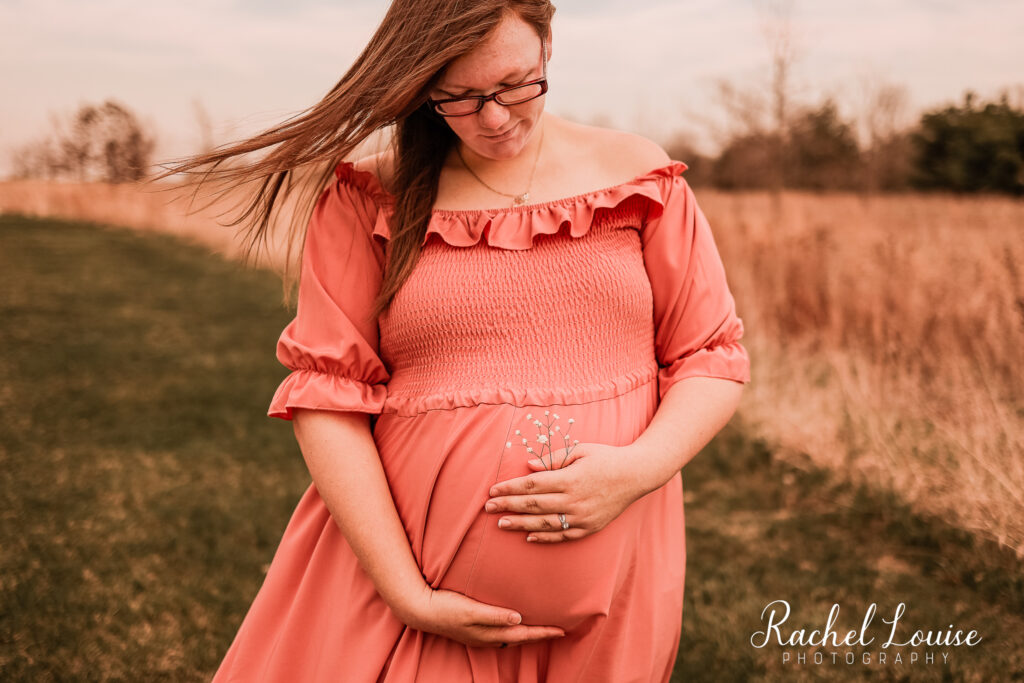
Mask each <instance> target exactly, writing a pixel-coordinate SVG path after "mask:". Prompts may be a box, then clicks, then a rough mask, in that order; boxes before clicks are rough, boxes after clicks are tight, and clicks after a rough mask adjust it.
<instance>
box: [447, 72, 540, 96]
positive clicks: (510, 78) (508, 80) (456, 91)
mask: <svg viewBox="0 0 1024 683" xmlns="http://www.w3.org/2000/svg"><path fill="white" fill-rule="evenodd" d="M531 71H533V67H531V68H529V69H524V70H522V71H518V72H514V73H510V74H507V75H506V76H505V78H504V79H503V80H502V81H501V83H500V84H499V85H509V84H512V83H515V82H516V81H517V80H520V81H521V80H522V79H524V78H526V77H527V76H528V75H529V74H530V72H531ZM437 89H438V90H440V91H441V92H443V93H446V94H448V95H466V94H468V93H471V92H473V91H474V90H476V89H475V88H466V87H462V86H458V85H455V86H451V87H448V88H442V87H440V86H438V88H437ZM477 92H483V91H482V90H480V91H477Z"/></svg>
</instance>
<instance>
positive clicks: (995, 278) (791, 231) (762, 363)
mask: <svg viewBox="0 0 1024 683" xmlns="http://www.w3.org/2000/svg"><path fill="white" fill-rule="evenodd" d="M182 194H184V193H182V192H180V191H178V192H176V193H175V192H169V193H160V194H152V193H150V194H140V193H139V192H137V191H136V190H134V189H133V188H132V187H130V186H119V187H111V186H104V185H96V184H88V185H73V184H49V183H40V182H7V183H0V212H19V213H26V214H30V215H54V216H62V217H69V218H79V219H87V220H93V221H97V222H104V223H112V224H119V225H128V226H135V227H139V228H142V229H155V230H161V231H166V232H170V233H174V234H177V235H180V236H182V237H185V238H187V239H191V240H198V241H201V242H204V243H206V244H209V245H210V246H211V247H213V248H214V249H215V250H216V251H218V252H220V253H223V254H225V255H227V256H231V257H234V256H237V255H238V254H239V253H240V251H241V246H240V243H239V241H238V240H237V239H236V236H235V230H234V229H232V228H226V227H221V226H219V225H217V222H216V220H215V219H213V218H212V217H209V214H208V215H207V217H198V216H192V217H189V218H187V219H184V218H183V217H182V216H183V208H182V207H183V206H184V203H183V202H182V201H180V200H179V201H178V202H177V203H175V204H169V203H168V198H169V197H171V196H174V195H179V196H180V195H182ZM698 197H699V199H700V202H701V206H702V207H703V209H704V211H705V213H706V214H707V216H708V219H709V221H710V222H711V225H712V226H713V228H714V230H715V235H716V239H717V241H718V246H719V249H720V251H721V253H722V256H723V259H724V261H725V263H726V268H727V271H728V273H729V282H730V286H731V287H732V289H733V292H734V293H735V295H736V299H737V303H738V307H739V310H740V315H741V316H742V317H743V319H744V323H745V325H746V329H747V334H746V337H745V343H746V345H747V348H748V349H749V351H750V353H751V357H752V360H753V370H752V372H753V381H752V383H751V384H750V386H749V387H748V390H747V392H746V393H745V396H744V400H743V401H744V402H743V405H742V406H741V409H740V413H741V416H742V418H743V419H744V421H745V422H747V423H749V424H750V425H751V426H752V428H754V429H755V430H756V431H757V432H758V434H759V435H760V436H762V437H764V438H766V439H767V440H768V441H769V442H770V443H772V444H773V445H774V446H775V447H776V448H777V451H778V453H779V454H780V456H781V457H783V458H786V459H788V460H791V461H793V462H799V461H801V460H804V459H809V460H810V461H811V462H813V463H814V464H816V465H820V466H825V467H828V468H831V469H834V470H837V471H840V472H842V473H844V474H845V475H846V476H849V477H851V478H853V479H855V480H864V481H870V482H873V483H874V484H876V485H879V486H883V487H891V488H892V489H894V490H896V491H898V492H899V493H900V495H901V496H902V497H904V498H905V499H907V500H908V501H909V502H911V503H912V504H913V505H915V506H916V507H918V508H919V509H920V510H922V511H925V512H931V513H934V514H938V515H941V516H943V517H945V518H947V519H948V520H950V521H951V522H952V523H955V524H958V525H960V526H963V527H965V528H969V529H972V530H975V531H978V532H981V533H982V534H984V535H986V536H988V537H991V538H993V539H996V540H998V541H999V542H1000V543H1003V544H1005V545H1007V546H1009V547H1012V548H1014V549H1015V550H1016V551H1017V553H1018V555H1020V556H1022V557H1024V459H1022V455H1024V436H1022V435H1024V429H1022V422H1024V401H1022V396H1021V386H1022V378H1024V343H1022V342H1024V334H1022V332H1024V275H1022V274H1021V272H1020V269H1021V267H1022V266H1021V264H1022V263H1024V239H1022V237H1024V234H1022V228H1024V202H1021V201H1017V200H1012V199H1008V198H1004V197H964V198H958V197H951V196H941V195H937V196H923V195H915V194H908V195H893V196H876V197H867V198H865V197H860V196H857V195H852V194H838V193H833V194H824V195H813V194H805V193H785V194H783V195H782V197H781V200H780V201H779V202H774V201H773V200H772V198H771V196H770V195H768V194H766V193H738V194H733V193H724V192H717V191H714V190H710V189H701V190H700V191H699V192H698ZM222 206H223V204H222ZM277 232H278V234H276V235H272V239H271V250H270V253H269V255H267V256H265V257H264V258H262V259H260V260H259V262H261V263H263V264H265V265H270V266H271V267H274V268H275V269H280V268H281V267H282V265H283V263H284V242H283V230H278V231H277ZM293 258H294V257H293Z"/></svg>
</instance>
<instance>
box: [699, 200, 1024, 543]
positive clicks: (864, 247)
mask: <svg viewBox="0 0 1024 683" xmlns="http://www.w3.org/2000/svg"><path fill="white" fill-rule="evenodd" d="M700 197H701V204H702V206H703V208H704V210H705V213H706V214H707V215H708V219H709V221H710V222H711V224H712V225H713V226H715V230H716V236H717V239H718V241H719V247H720V249H721V251H722V254H723V259H724V260H725V261H726V268H727V270H728V273H729V279H730V284H731V286H732V288H733V290H734V292H735V294H736V298H737V301H738V306H739V308H740V310H741V315H742V316H743V318H744V322H745V323H746V326H747V331H748V333H747V344H748V348H749V350H750V352H751V355H752V357H753V381H752V383H751V386H750V387H749V391H748V392H747V394H746V396H745V399H744V405H743V407H742V409H741V411H742V415H743V417H744V418H749V419H751V420H753V421H754V422H755V423H756V424H757V430H758V431H759V432H760V433H761V434H762V435H764V436H766V437H768V438H769V440H770V441H772V442H773V443H775V444H777V445H778V446H779V447H780V448H781V452H782V453H783V454H786V453H788V454H789V457H791V458H793V459H799V458H800V457H802V456H804V455H806V456H809V458H810V460H811V461H813V462H814V463H816V464H819V465H825V466H828V467H830V468H832V469H836V470H840V471H842V472H844V473H846V474H847V475H848V476H850V477H852V478H854V479H857V480H866V481H871V482H873V483H875V484H877V485H882V486H885V487H892V488H893V489H895V490H896V491H898V492H899V493H900V495H901V496H903V497H904V498H906V499H907V500H909V501H910V502H912V503H913V504H914V505H915V506H916V507H918V508H919V509H921V510H923V511H926V512H930V513H934V514H937V515H940V516H942V517H944V518H946V519H949V520H950V521H952V522H954V523H956V524H958V525H961V526H963V527H965V528H970V529H972V530H975V531H979V532H981V533H983V534H984V535H986V536H989V537H991V538H993V539H996V540H997V541H999V542H1000V543H1002V544H1005V545H1007V546H1010V547H1012V548H1014V549H1015V550H1016V551H1017V553H1018V555H1019V556H1024V460H1022V455H1024V429H1022V426H1024V401H1022V395H1021V389H1022V378H1024V334H1022V332H1024V281H1022V276H1021V273H1020V267H1021V265H1020V264H1021V263H1024V239H1022V237H1024V230H1022V228H1024V202H1021V201H1018V200H1013V199H1009V198H1006V197H998V196H988V197H953V196H949V195H936V196H924V195H916V194H907V195H893V196H875V197H860V196H857V195H852V194H845V193H844V194H839V193H831V194H824V195H813V194H804V193H786V194H784V195H783V196H782V199H781V201H780V202H778V203H775V202H773V201H772V199H771V197H770V196H769V195H767V194H758V193H743V194H730V193H721V192H714V191H710V190H707V191H704V192H702V193H700ZM783 457H787V456H786V455H784V456H783Z"/></svg>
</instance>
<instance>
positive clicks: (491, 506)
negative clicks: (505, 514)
mask: <svg viewBox="0 0 1024 683" xmlns="http://www.w3.org/2000/svg"><path fill="white" fill-rule="evenodd" d="M484 509H485V510H487V511H488V512H494V511H495V510H497V509H498V504H497V503H487V505H484Z"/></svg>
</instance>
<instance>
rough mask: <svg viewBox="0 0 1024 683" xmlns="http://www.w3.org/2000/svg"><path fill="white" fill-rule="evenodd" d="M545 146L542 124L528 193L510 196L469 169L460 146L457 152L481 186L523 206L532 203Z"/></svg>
mask: <svg viewBox="0 0 1024 683" xmlns="http://www.w3.org/2000/svg"><path fill="white" fill-rule="evenodd" d="M543 145H544V124H543V123H541V126H540V141H539V142H538V143H537V155H536V156H535V157H534V159H533V170H531V171H530V180H529V182H528V183H527V185H526V192H523V193H522V194H509V193H507V192H502V191H501V190H496V189H494V188H493V187H491V186H490V185H488V184H487V183H485V182H484V179H483V178H481V177H480V176H478V175H477V174H476V173H474V172H473V169H471V168H470V167H469V164H467V163H466V160H465V159H464V158H463V157H462V150H460V149H459V146H458V145H455V152H456V153H457V154H458V155H459V161H461V162H462V165H463V166H465V167H466V170H467V171H469V172H470V174H472V176H473V177H474V178H476V179H477V180H479V181H480V184H481V185H483V186H484V187H486V188H487V189H488V190H490V191H491V192H496V193H498V194H500V195H503V196H505V197H512V201H513V202H514V203H515V205H516V206H522V205H523V204H525V203H526V202H528V201H530V188H531V187H533V174H534V173H536V172H537V162H538V161H540V148H541V147H542V146H543Z"/></svg>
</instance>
